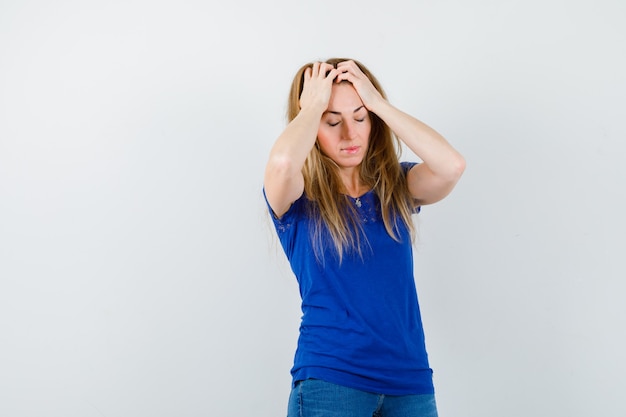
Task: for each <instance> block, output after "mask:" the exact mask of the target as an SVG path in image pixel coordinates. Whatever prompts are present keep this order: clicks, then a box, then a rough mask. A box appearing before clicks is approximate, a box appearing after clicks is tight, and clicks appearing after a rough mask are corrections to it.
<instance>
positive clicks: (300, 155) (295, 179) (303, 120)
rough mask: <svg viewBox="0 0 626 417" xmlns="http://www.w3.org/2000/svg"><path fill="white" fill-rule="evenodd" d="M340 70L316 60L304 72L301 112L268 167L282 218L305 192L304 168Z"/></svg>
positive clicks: (270, 196)
mask: <svg viewBox="0 0 626 417" xmlns="http://www.w3.org/2000/svg"><path fill="white" fill-rule="evenodd" d="M337 73H338V72H337V70H336V69H334V68H333V67H332V65H329V64H320V63H315V64H314V65H313V68H307V70H306V71H305V73H304V87H303V89H302V95H301V96H300V113H298V115H297V116H296V117H295V118H294V119H293V120H292V121H291V122H290V123H289V124H288V125H287V127H286V128H285V130H284V131H283V133H282V134H281V135H280V136H279V137H278V139H276V142H275V143H274V145H273V147H272V149H271V150H270V155H269V158H268V161H267V165H266V167H265V177H264V180H263V186H264V187H265V195H266V197H267V201H268V203H269V205H270V207H271V208H272V210H273V211H274V214H275V215H276V216H278V217H281V216H282V215H283V214H285V213H286V212H287V210H289V207H291V204H292V203H293V202H294V201H295V200H297V199H298V198H299V197H300V196H301V195H302V192H303V191H304V178H303V177H302V167H303V166H304V162H305V161H306V158H307V156H308V154H309V152H310V151H311V149H312V148H313V146H314V145H315V140H316V139H317V131H318V129H319V124H320V119H321V117H322V114H323V113H324V111H326V109H327V107H328V101H329V99H330V93H331V88H332V82H333V79H334V78H335V76H336V75H337Z"/></svg>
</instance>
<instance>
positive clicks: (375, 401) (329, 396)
mask: <svg viewBox="0 0 626 417" xmlns="http://www.w3.org/2000/svg"><path fill="white" fill-rule="evenodd" d="M287 417H437V405H436V404H435V396H434V395H430V394H427V395H400V396H394V395H384V394H372V393H369V392H364V391H359V390H356V389H353V388H347V387H343V386H341V385H335V384H331V383H329V382H324V381H320V380H318V379H307V380H305V381H300V382H299V383H298V384H296V386H295V387H294V388H293V389H292V390H291V395H290V396H289V409H288V414H287Z"/></svg>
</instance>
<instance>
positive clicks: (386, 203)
mask: <svg viewBox="0 0 626 417" xmlns="http://www.w3.org/2000/svg"><path fill="white" fill-rule="evenodd" d="M347 60H348V59H344V58H331V59H328V60H327V61H326V62H327V63H329V64H331V65H333V66H334V67H337V64H338V63H339V62H343V61H347ZM352 61H354V62H355V63H356V65H357V66H358V67H359V68H360V69H361V71H362V72H363V73H364V74H365V75H366V76H367V77H368V78H369V79H370V81H371V82H372V84H373V85H374V87H375V88H376V90H378V91H379V92H380V94H381V95H382V96H383V97H384V98H386V95H385V92H384V91H383V89H382V87H381V85H380V83H379V82H378V80H377V79H376V78H375V77H374V75H373V74H372V73H371V72H370V71H369V70H368V69H367V68H366V67H365V66H364V65H363V64H361V63H360V62H358V61H356V60H352ZM312 66H313V63H308V64H305V65H303V66H302V67H301V68H300V69H299V70H298V72H297V73H296V75H295V77H294V79H293V82H292V84H291V90H290V93H289V101H288V105H287V119H288V121H289V122H291V121H292V120H293V119H294V118H295V117H296V116H297V115H298V113H299V112H300V105H299V101H300V95H301V94H302V89H303V86H304V72H305V70H306V69H307V68H310V67H312ZM369 116H370V120H371V126H372V127H371V132H370V138H369V147H368V149H367V152H366V154H365V157H364V159H363V162H362V163H361V165H360V167H359V168H360V170H359V172H360V176H361V181H363V183H364V184H366V185H367V186H369V187H370V188H371V189H372V190H373V191H374V192H375V193H376V195H377V196H378V198H379V200H380V211H381V213H382V218H383V222H384V225H385V229H386V230H387V233H388V234H389V236H391V237H392V238H393V239H394V240H396V241H400V235H399V233H398V232H399V229H398V222H399V221H400V222H403V223H404V224H405V225H406V227H407V229H408V230H409V232H410V236H411V240H412V241H413V240H414V238H415V226H414V224H413V221H412V219H411V215H412V214H413V209H414V202H413V199H412V197H411V195H410V194H409V191H408V187H407V183H406V176H405V175H404V173H403V172H402V168H401V166H400V162H399V157H400V154H401V146H400V142H399V140H398V138H397V137H396V136H395V135H394V134H393V133H392V132H391V129H390V128H389V126H387V124H386V123H385V122H383V121H382V120H381V119H380V118H379V117H378V116H377V115H376V114H374V113H372V112H370V113H369ZM302 175H303V176H304V192H305V195H306V197H307V198H308V199H309V200H310V201H311V202H312V203H313V204H311V205H310V206H311V212H310V215H311V216H312V217H313V218H314V219H315V227H314V228H313V231H312V236H311V239H312V242H313V248H314V250H315V254H316V256H317V257H318V259H320V257H321V256H322V253H323V245H324V241H323V239H322V234H323V231H324V230H326V231H327V232H328V235H329V236H330V239H331V240H332V246H334V248H335V250H336V252H337V255H338V257H339V260H340V261H341V259H342V258H343V255H344V254H345V253H350V252H356V253H358V254H359V255H360V256H362V255H363V253H362V240H363V238H364V235H363V233H362V227H361V220H360V218H359V216H358V213H357V212H356V210H355V209H354V206H353V204H351V203H350V202H349V199H348V197H347V196H346V194H345V188H344V185H343V182H342V180H341V178H340V176H339V169H338V166H337V165H336V164H335V162H334V161H333V160H332V159H331V158H329V157H327V156H325V155H324V154H323V153H322V152H321V151H320V149H319V146H318V145H317V143H316V145H315V146H314V147H313V149H311V152H310V153H309V155H308V157H307V159H306V161H305V163H304V166H303V168H302Z"/></svg>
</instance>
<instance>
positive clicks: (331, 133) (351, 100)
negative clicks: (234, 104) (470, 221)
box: [264, 61, 465, 217]
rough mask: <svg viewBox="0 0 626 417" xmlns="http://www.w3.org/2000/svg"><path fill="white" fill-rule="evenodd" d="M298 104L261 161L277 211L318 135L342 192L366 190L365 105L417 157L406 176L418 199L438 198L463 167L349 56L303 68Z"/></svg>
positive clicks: (298, 180) (298, 190) (298, 182)
mask: <svg viewBox="0 0 626 417" xmlns="http://www.w3.org/2000/svg"><path fill="white" fill-rule="evenodd" d="M342 81H347V82H348V83H342ZM300 108H301V109H300V113H298V116H296V118H294V119H293V120H292V121H291V123H289V125H288V126H287V127H286V129H285V130H284V131H283V133H282V134H281V135H280V136H279V137H278V139H277V140H276V142H275V143H274V146H273V147H272V150H271V151H270V156H269V160H268V162H267V165H266V170H265V178H264V187H265V194H266V196H267V200H268V202H269V204H270V206H271V207H272V210H273V211H274V214H275V215H276V216H278V217H281V216H282V215H283V214H284V213H286V212H287V210H288V209H289V207H290V206H291V204H292V203H293V202H294V201H295V200H297V199H298V198H299V197H300V196H302V193H303V192H304V178H303V177H302V167H303V166H304V162H305V160H306V157H307V155H308V154H309V152H310V150H311V149H312V148H313V146H314V145H315V142H316V140H318V141H319V145H320V148H321V150H322V152H323V153H324V154H325V155H327V156H328V157H330V158H331V159H333V161H335V163H337V165H338V166H339V169H340V173H341V177H342V178H343V181H344V186H345V188H346V192H347V194H350V195H352V196H358V195H361V194H362V193H363V192H365V191H367V187H366V185H365V184H362V182H361V180H360V178H359V175H358V166H359V164H360V163H361V161H362V160H363V157H364V155H365V151H366V150H367V145H368V143H369V131H370V128H371V121H370V120H369V116H368V115H367V111H365V110H369V111H371V112H372V113H374V114H376V115H377V116H378V117H380V118H381V119H382V120H383V121H384V122H385V123H386V124H387V125H388V126H389V127H390V128H391V130H392V131H393V132H394V133H395V134H396V136H398V138H400V140H402V141H403V142H404V143H405V144H406V145H407V147H408V148H409V149H410V150H411V151H413V152H414V153H415V154H416V155H417V156H419V157H420V158H421V159H422V161H423V163H421V164H419V165H416V166H414V167H413V168H412V169H411V170H410V171H409V173H408V175H407V184H408V188H409V192H410V193H411V195H412V196H413V198H415V200H416V202H417V204H419V205H426V204H432V203H435V202H437V201H439V200H441V199H443V198H444V197H445V196H447V195H448V194H449V193H450V191H452V189H453V188H454V186H455V185H456V183H457V181H458V180H459V178H460V177H461V174H462V173H463V171H464V169H465V160H464V159H463V157H462V156H461V155H460V154H459V153H458V152H457V151H456V150H455V149H454V148H453V147H452V146H450V144H449V143H448V142H447V141H446V140H445V139H444V138H443V137H442V136H441V135H440V134H439V133H437V132H436V131H435V130H433V129H432V128H430V127H429V126H427V125H426V124H424V123H422V122H420V121H419V120H417V119H416V118H414V117H412V116H410V115H408V114H406V113H404V112H402V111H401V110H399V109H397V108H395V107H394V106H392V105H391V104H390V103H389V102H388V101H387V100H385V99H384V98H383V97H382V96H381V95H380V93H379V92H378V91H377V90H376V88H375V87H374V86H373V85H372V83H371V82H370V80H369V79H368V78H367V77H366V76H365V74H363V72H362V71H361V70H360V69H359V67H358V66H357V65H356V64H355V63H354V62H353V61H345V62H341V63H339V64H338V65H337V68H336V69H335V68H333V66H332V65H330V64H326V63H315V64H314V65H313V67H312V68H309V69H307V70H306V72H305V74H304V87H303V90H302V95H301V96H300ZM364 115H365V117H363V116H364ZM361 120H362V121H361ZM335 123H336V125H334V126H332V125H333V124H335Z"/></svg>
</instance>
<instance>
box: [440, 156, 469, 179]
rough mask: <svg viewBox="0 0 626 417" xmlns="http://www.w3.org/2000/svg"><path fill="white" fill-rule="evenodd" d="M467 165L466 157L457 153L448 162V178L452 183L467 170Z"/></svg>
mask: <svg viewBox="0 0 626 417" xmlns="http://www.w3.org/2000/svg"><path fill="white" fill-rule="evenodd" d="M465 166H466V162H465V158H463V156H461V155H460V154H457V155H456V156H455V157H454V159H452V160H451V161H450V162H449V164H448V167H447V173H446V176H445V177H446V179H447V180H448V181H449V182H451V183H456V182H457V181H458V180H459V179H460V178H461V176H462V175H463V172H465Z"/></svg>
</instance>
